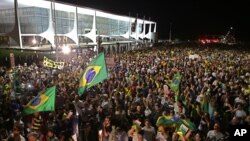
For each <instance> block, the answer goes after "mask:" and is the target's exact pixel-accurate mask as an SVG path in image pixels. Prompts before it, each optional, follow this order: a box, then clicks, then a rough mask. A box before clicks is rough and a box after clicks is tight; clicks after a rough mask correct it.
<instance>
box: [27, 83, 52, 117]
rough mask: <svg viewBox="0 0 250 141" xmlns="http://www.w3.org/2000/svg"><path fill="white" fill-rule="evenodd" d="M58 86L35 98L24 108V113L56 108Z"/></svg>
mask: <svg viewBox="0 0 250 141" xmlns="http://www.w3.org/2000/svg"><path fill="white" fill-rule="evenodd" d="M55 96H56V87H55V86H53V87H50V88H48V89H47V90H46V91H44V92H42V93H40V94H39V95H37V96H36V97H35V98H33V99H32V100H31V101H30V102H29V103H28V104H27V105H26V106H25V107H24V109H23V112H22V114H24V115H28V114H32V113H36V112H42V111H54V110H55Z"/></svg>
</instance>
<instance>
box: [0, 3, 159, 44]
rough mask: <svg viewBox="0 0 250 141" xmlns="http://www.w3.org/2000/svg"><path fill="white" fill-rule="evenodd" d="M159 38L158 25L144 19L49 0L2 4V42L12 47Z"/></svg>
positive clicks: (0, 13)
mask: <svg viewBox="0 0 250 141" xmlns="http://www.w3.org/2000/svg"><path fill="white" fill-rule="evenodd" d="M156 35H157V34H156V22H154V21H151V20H145V19H144V18H143V19H140V18H135V17H129V16H120V15H115V14H112V13H107V12H103V11H100V10H96V9H91V8H85V7H80V6H75V5H69V4H64V3H60V2H55V1H48V0H35V1H34V0H0V42H1V43H2V44H6V43H7V44H8V45H9V46H10V45H13V44H15V45H17V46H20V47H21V48H22V47H24V46H41V47H42V46H45V45H50V46H52V47H54V46H61V45H63V44H70V45H74V46H83V45H86V44H88V45H96V44H97V43H98V41H99V39H101V40H102V42H103V43H104V42H105V43H117V42H126V43H130V42H145V41H147V42H154V41H156V38H157V36H156ZM1 43H0V45H1Z"/></svg>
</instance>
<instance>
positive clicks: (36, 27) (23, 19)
mask: <svg viewBox="0 0 250 141" xmlns="http://www.w3.org/2000/svg"><path fill="white" fill-rule="evenodd" d="M18 10H19V19H20V27H21V33H22V34H40V33H42V32H44V31H46V30H47V29H48V27H49V10H48V9H45V8H39V7H25V8H19V9H18Z"/></svg>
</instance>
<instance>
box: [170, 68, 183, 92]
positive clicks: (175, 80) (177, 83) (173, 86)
mask: <svg viewBox="0 0 250 141" xmlns="http://www.w3.org/2000/svg"><path fill="white" fill-rule="evenodd" d="M180 82H181V74H180V73H179V72H178V73H176V74H175V75H174V78H173V79H172V81H171V82H170V83H169V84H168V86H169V87H170V89H171V90H172V91H174V92H176V93H177V92H178V91H179V86H180Z"/></svg>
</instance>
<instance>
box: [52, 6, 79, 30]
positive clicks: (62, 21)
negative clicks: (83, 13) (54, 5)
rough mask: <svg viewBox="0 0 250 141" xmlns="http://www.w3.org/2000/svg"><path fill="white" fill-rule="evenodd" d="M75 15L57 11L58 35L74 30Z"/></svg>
mask: <svg viewBox="0 0 250 141" xmlns="http://www.w3.org/2000/svg"><path fill="white" fill-rule="evenodd" d="M74 18H75V13H73V12H65V11H59V10H56V33H57V34H67V33H69V32H70V31H71V30H72V29H73V28H74Z"/></svg>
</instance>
